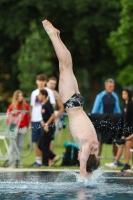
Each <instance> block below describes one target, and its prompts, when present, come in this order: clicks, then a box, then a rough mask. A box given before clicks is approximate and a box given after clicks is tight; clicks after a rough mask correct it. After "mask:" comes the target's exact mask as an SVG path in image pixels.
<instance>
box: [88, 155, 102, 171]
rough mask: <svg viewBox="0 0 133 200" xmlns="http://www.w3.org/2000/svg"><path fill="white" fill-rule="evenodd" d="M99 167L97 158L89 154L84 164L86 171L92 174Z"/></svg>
mask: <svg viewBox="0 0 133 200" xmlns="http://www.w3.org/2000/svg"><path fill="white" fill-rule="evenodd" d="M99 165H100V160H99V158H97V157H96V155H95V154H90V156H89V158H88V160H87V164H86V171H87V172H93V171H94V170H96V169H97V168H98V167H99Z"/></svg>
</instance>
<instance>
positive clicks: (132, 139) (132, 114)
mask: <svg viewBox="0 0 133 200" xmlns="http://www.w3.org/2000/svg"><path fill="white" fill-rule="evenodd" d="M126 127H127V129H128V131H127V135H126V134H125V138H122V139H121V140H119V141H118V142H116V143H117V144H118V145H122V144H125V149H124V160H125V165H124V166H123V168H122V169H121V171H122V172H124V171H127V172H128V171H129V172H130V171H131V167H130V165H129V162H130V149H133V101H130V102H129V104H128V108H127V115H126Z"/></svg>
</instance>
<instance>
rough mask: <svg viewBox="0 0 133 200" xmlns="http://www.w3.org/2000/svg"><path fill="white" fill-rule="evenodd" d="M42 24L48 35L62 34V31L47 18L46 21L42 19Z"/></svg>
mask: <svg viewBox="0 0 133 200" xmlns="http://www.w3.org/2000/svg"><path fill="white" fill-rule="evenodd" d="M42 24H43V27H44V29H45V31H46V32H47V34H48V35H51V34H54V35H55V34H56V35H58V36H59V35H60V31H59V30H58V29H56V28H55V27H54V26H53V25H52V24H51V23H50V22H49V21H48V20H46V19H45V20H44V21H42Z"/></svg>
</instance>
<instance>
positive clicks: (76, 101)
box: [64, 93, 84, 109]
mask: <svg viewBox="0 0 133 200" xmlns="http://www.w3.org/2000/svg"><path fill="white" fill-rule="evenodd" d="M83 105H84V99H83V97H82V95H81V94H76V93H75V94H74V95H73V96H72V97H71V98H70V99H69V100H68V101H67V102H66V103H64V108H65V109H66V108H73V107H78V106H80V107H83Z"/></svg>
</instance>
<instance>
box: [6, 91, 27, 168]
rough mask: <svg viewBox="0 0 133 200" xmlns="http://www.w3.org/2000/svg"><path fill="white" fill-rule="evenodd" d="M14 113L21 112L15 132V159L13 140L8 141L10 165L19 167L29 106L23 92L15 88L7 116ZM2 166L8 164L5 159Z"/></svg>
mask: <svg viewBox="0 0 133 200" xmlns="http://www.w3.org/2000/svg"><path fill="white" fill-rule="evenodd" d="M14 113H16V114H15V115H17V114H20V113H21V114H22V118H21V121H20V124H19V127H18V129H17V134H16V139H15V140H16V145H17V148H18V150H19V158H18V159H17V160H16V158H15V156H14V154H15V153H16V152H15V151H16V150H15V146H14V143H13V141H12V140H11V141H10V158H9V162H10V166H11V167H15V166H16V167H20V166H21V157H22V147H23V143H24V139H25V136H26V132H27V129H28V126H29V122H30V106H29V104H28V103H26V101H25V99H24V96H23V92H22V91H21V90H16V91H15V92H14V94H13V98H12V103H11V104H10V105H9V107H8V109H7V117H8V116H9V115H12V116H13V115H14ZM7 123H8V122H7ZM3 166H4V167H7V166H8V161H6V162H5V163H4V165H3Z"/></svg>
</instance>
